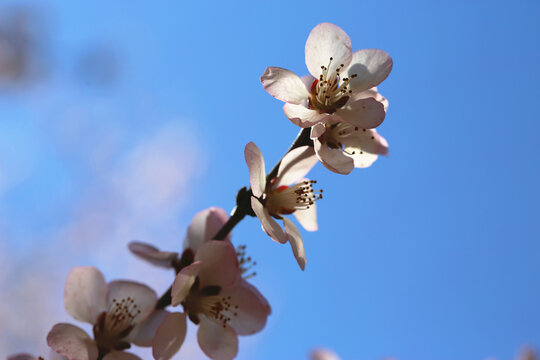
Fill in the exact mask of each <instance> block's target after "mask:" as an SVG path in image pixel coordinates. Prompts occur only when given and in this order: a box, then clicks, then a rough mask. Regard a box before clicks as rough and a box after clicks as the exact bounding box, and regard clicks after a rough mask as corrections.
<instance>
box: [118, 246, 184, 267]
mask: <svg viewBox="0 0 540 360" xmlns="http://www.w3.org/2000/svg"><path fill="white" fill-rule="evenodd" d="M128 248H129V251H131V252H132V253H133V254H134V255H135V256H137V257H139V258H141V259H143V260H145V261H148V262H149V263H150V264H152V265H155V266H159V267H164V268H172V267H173V266H172V262H173V260H175V259H177V258H178V253H177V252H169V251H160V250H159V249H158V248H157V247H155V246H153V245H150V244H146V243H143V242H139V241H132V242H130V243H129V245H128Z"/></svg>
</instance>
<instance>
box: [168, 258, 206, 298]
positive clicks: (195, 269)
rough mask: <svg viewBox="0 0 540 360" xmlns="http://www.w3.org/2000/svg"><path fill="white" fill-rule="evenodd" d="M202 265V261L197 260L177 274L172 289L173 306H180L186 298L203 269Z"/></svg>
mask: <svg viewBox="0 0 540 360" xmlns="http://www.w3.org/2000/svg"><path fill="white" fill-rule="evenodd" d="M201 265H202V264H201V262H200V261H196V262H194V263H193V264H191V265H189V266H186V267H185V268H183V269H182V270H181V271H180V272H179V273H178V274H177V275H176V278H175V279H174V282H173V285H172V289H171V297H172V301H171V305H172V306H178V305H180V304H181V303H182V302H183V301H184V300H185V299H186V297H187V296H188V294H189V290H191V287H192V286H193V284H194V283H195V280H196V279H197V275H199V272H200V271H201Z"/></svg>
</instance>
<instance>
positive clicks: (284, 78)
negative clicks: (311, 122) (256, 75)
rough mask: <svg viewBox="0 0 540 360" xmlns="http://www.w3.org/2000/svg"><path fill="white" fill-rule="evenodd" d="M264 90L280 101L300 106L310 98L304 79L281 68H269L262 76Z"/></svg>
mask: <svg viewBox="0 0 540 360" xmlns="http://www.w3.org/2000/svg"><path fill="white" fill-rule="evenodd" d="M261 82H262V84H263V87H264V90H266V91H267V92H268V93H269V94H270V95H272V96H273V97H275V98H276V99H278V100H281V101H285V102H287V103H291V104H300V103H302V102H303V101H305V100H306V99H307V98H308V97H309V92H308V90H307V89H306V86H305V85H304V83H303V82H302V79H300V77H299V76H298V75H296V74H295V73H293V72H292V71H289V70H287V69H282V68H279V67H268V68H266V71H265V72H264V74H263V75H262V76H261Z"/></svg>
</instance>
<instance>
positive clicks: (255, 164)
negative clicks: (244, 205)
mask: <svg viewBox="0 0 540 360" xmlns="http://www.w3.org/2000/svg"><path fill="white" fill-rule="evenodd" d="M244 157H245V158H246V164H247V166H248V169H249V183H250V184H251V192H252V193H253V195H255V196H256V197H260V196H261V195H262V193H263V192H264V188H265V186H266V169H265V167H264V158H263V156H262V153H261V150H259V148H258V147H257V145H255V143H253V142H250V143H248V144H247V145H246V148H245V150H244Z"/></svg>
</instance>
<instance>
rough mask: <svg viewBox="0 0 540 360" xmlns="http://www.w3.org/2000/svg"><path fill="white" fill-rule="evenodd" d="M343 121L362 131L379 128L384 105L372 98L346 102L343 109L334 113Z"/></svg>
mask: <svg viewBox="0 0 540 360" xmlns="http://www.w3.org/2000/svg"><path fill="white" fill-rule="evenodd" d="M336 115H338V116H339V117H341V118H342V119H343V121H345V122H348V123H349V124H352V125H354V126H357V127H359V128H364V129H373V128H375V127H377V126H379V125H380V124H381V123H382V122H383V121H384V117H385V115H386V112H385V111H384V105H383V104H382V103H380V102H379V101H377V100H375V99H374V98H366V99H359V100H356V101H348V102H347V104H345V106H344V107H342V108H341V109H339V110H338V111H336Z"/></svg>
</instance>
